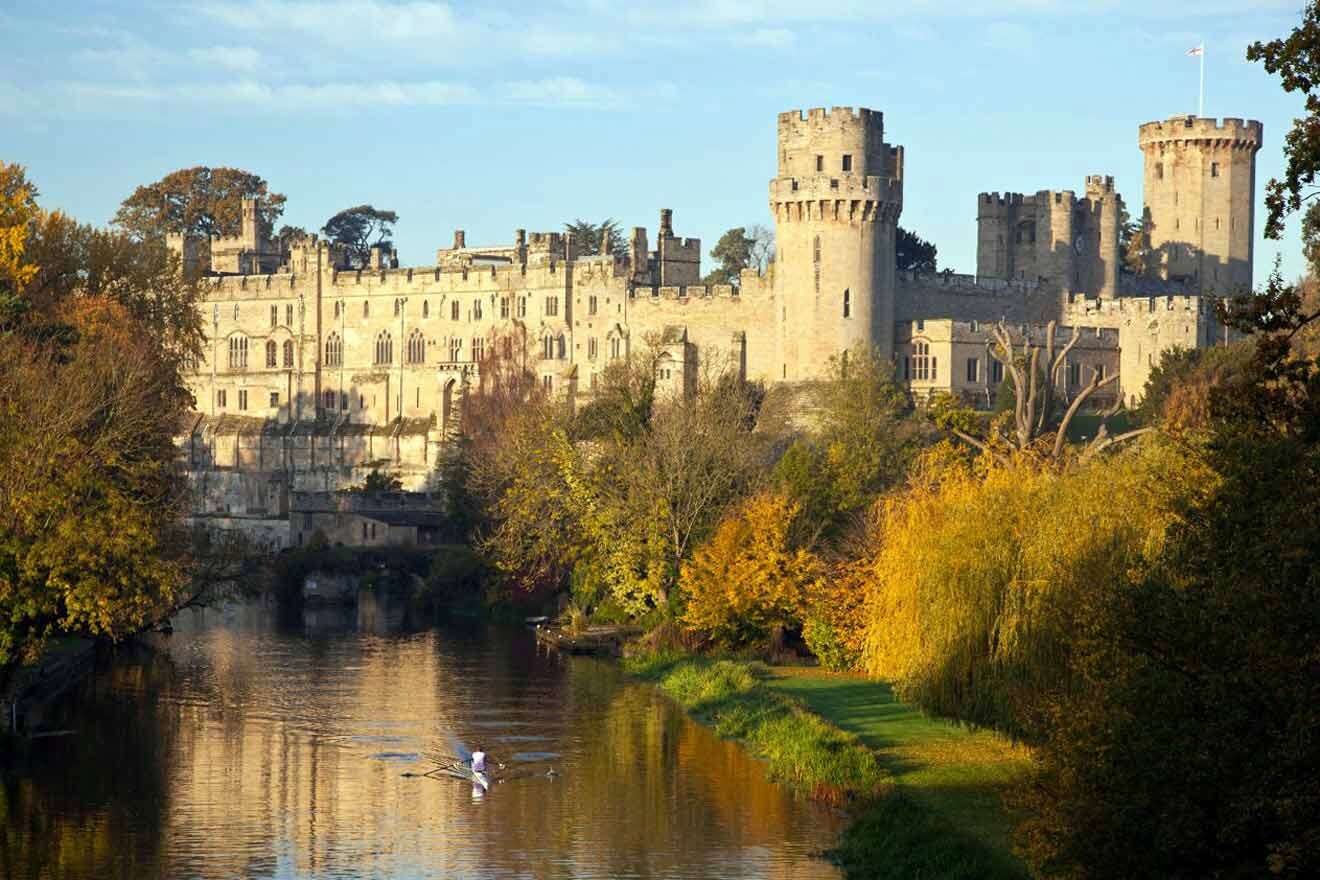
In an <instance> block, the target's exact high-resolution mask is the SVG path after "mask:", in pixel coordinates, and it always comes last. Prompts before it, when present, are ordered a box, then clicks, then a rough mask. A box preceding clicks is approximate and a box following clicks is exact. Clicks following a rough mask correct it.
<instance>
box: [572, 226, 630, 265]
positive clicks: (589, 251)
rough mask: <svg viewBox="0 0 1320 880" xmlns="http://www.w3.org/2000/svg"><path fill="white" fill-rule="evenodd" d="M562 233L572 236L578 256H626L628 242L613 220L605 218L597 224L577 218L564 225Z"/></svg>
mask: <svg viewBox="0 0 1320 880" xmlns="http://www.w3.org/2000/svg"><path fill="white" fill-rule="evenodd" d="M564 232H565V233H567V234H569V235H571V236H573V241H574V243H575V244H576V245H577V252H578V255H579V256H583V257H594V256H599V255H602V254H613V255H614V256H615V257H623V256H627V254H628V242H627V240H626V239H625V238H624V237H623V230H622V229H620V228H619V223H618V221H617V220H614V219H613V218H608V217H607V218H606V219H604V220H602V221H601V222H599V223H592V222H591V221H590V220H583V219H581V218H578V219H576V220H574V221H573V222H572V223H565V224H564Z"/></svg>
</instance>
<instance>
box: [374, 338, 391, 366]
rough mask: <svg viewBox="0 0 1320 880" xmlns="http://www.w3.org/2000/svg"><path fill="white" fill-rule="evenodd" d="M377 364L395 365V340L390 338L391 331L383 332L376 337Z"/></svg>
mask: <svg viewBox="0 0 1320 880" xmlns="http://www.w3.org/2000/svg"><path fill="white" fill-rule="evenodd" d="M375 362H376V363H377V364H391V363H394V338H393V337H392V336H390V331H388V330H382V331H380V335H379V336H377V337H376V360H375Z"/></svg>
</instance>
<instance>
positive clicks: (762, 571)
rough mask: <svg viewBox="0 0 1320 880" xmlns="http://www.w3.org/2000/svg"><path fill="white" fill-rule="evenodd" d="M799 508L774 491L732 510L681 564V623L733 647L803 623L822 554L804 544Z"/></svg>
mask: <svg viewBox="0 0 1320 880" xmlns="http://www.w3.org/2000/svg"><path fill="white" fill-rule="evenodd" d="M801 513H802V508H801V506H799V505H798V504H797V502H795V501H793V500H792V499H790V498H788V497H787V496H784V495H780V494H775V493H768V492H762V493H758V494H756V495H753V496H752V497H751V498H749V499H747V500H746V501H744V502H743V503H742V504H740V505H738V506H737V507H736V508H734V509H733V510H731V511H730V512H729V515H728V516H726V517H725V518H724V519H723V520H722V521H721V522H720V524H719V526H718V527H717V528H716V529H715V533H714V534H713V535H712V536H711V537H710V540H708V541H707V542H706V543H704V544H702V545H701V546H700V547H699V548H698V549H697V551H696V552H695V553H694V554H693V556H692V559H691V560H690V561H688V562H685V563H684V564H683V569H682V571H683V574H682V581H681V583H682V587H683V590H684V592H685V593H686V594H687V597H688V603H687V610H686V611H685V612H684V615H683V622H684V623H685V624H686V625H687V626H689V627H691V628H693V629H696V630H700V631H702V632H704V633H707V634H709V635H710V636H711V637H712V638H714V639H715V640H716V641H717V642H719V643H720V644H722V645H724V646H725V647H735V648H737V647H744V646H748V645H755V644H758V643H764V642H765V640H766V638H767V637H770V638H772V639H773V638H774V637H775V636H776V635H777V634H778V633H782V631H783V630H784V629H787V628H791V627H796V626H799V625H801V623H802V618H803V612H804V610H805V609H806V607H807V604H808V600H809V596H810V594H811V589H812V585H813V584H814V583H815V581H816V579H817V578H818V577H819V576H820V575H821V565H820V562H819V560H817V559H816V557H815V555H814V554H813V553H811V552H810V550H809V549H808V548H807V547H805V546H804V545H803V541H802V533H803V531H804V530H803V529H802V528H801V527H800V526H799V522H798V521H799V519H800V516H801Z"/></svg>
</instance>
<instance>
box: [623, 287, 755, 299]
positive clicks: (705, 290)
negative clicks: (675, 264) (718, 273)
mask: <svg viewBox="0 0 1320 880" xmlns="http://www.w3.org/2000/svg"><path fill="white" fill-rule="evenodd" d="M633 297H634V298H635V300H636V301H637V302H644V301H646V300H692V299H718V298H721V297H723V298H725V299H738V298H739V294H738V289H737V288H736V287H734V286H733V285H732V284H685V285H683V286H681V287H679V286H671V285H666V286H663V287H642V288H637V289H634V291H633Z"/></svg>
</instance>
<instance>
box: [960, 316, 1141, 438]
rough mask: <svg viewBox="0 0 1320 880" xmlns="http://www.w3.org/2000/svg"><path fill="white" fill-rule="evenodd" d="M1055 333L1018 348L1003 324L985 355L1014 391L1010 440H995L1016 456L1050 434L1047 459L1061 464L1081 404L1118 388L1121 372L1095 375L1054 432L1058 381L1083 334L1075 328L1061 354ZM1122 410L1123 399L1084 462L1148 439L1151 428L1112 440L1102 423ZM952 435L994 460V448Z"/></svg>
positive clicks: (1050, 327) (1052, 326)
mask: <svg viewBox="0 0 1320 880" xmlns="http://www.w3.org/2000/svg"><path fill="white" fill-rule="evenodd" d="M1057 329H1058V325H1057V323H1056V322H1054V321H1050V322H1049V323H1048V324H1046V325H1045V340H1044V344H1037V343H1035V342H1034V341H1033V340H1032V338H1031V334H1030V333H1025V334H1023V340H1022V345H1021V346H1020V347H1018V346H1015V345H1014V344H1013V337H1012V335H1011V334H1010V333H1009V332H1008V327H1007V325H1005V323H1004V322H1003V321H1000V322H998V323H997V324H995V325H994V326H993V327H991V328H990V333H991V336H992V337H993V339H992V341H991V342H987V344H986V352H987V354H989V356H990V357H993V358H994V359H995V360H997V361H998V362H999V363H1001V364H1003V365H1004V369H1005V371H1006V372H1007V373H1008V377H1009V381H1010V382H1011V383H1012V386H1013V430H1012V434H1011V436H1008V435H1004V434H1003V433H1002V432H1001V433H999V434H997V436H996V437H993V438H991V440H992V441H993V440H996V439H997V440H1002V441H1004V442H1006V443H1007V444H1008V445H1009V446H1011V447H1013V448H1014V449H1016V450H1018V451H1025V450H1027V449H1029V448H1031V447H1033V446H1034V445H1036V443H1037V441H1038V440H1040V439H1041V438H1042V437H1044V436H1045V435H1046V434H1047V433H1049V432H1050V431H1051V430H1052V431H1053V434H1054V438H1053V442H1052V443H1051V444H1049V447H1048V452H1047V454H1048V455H1049V457H1050V458H1053V459H1058V458H1059V457H1060V456H1061V455H1062V454H1063V448H1064V443H1065V442H1066V440H1067V434H1068V426H1069V425H1070V424H1071V423H1072V420H1073V418H1074V417H1075V416H1076V415H1077V413H1078V412H1080V411H1081V408H1082V406H1083V404H1085V403H1086V401H1087V400H1088V399H1089V398H1090V397H1091V396H1092V395H1094V394H1095V393H1096V392H1097V391H1099V390H1100V389H1101V388H1104V387H1105V386H1107V385H1110V384H1112V383H1114V382H1117V381H1118V376H1119V374H1118V373H1117V372H1114V373H1113V374H1111V375H1109V376H1108V377H1102V376H1101V373H1100V371H1099V370H1098V369H1097V370H1094V371H1093V372H1092V375H1091V381H1090V382H1088V383H1087V384H1086V385H1085V386H1084V387H1083V388H1082V389H1081V390H1080V391H1078V392H1077V394H1076V396H1074V397H1073V398H1072V400H1071V401H1070V402H1069V403H1068V406H1067V408H1066V409H1065V410H1064V411H1063V415H1062V417H1061V418H1060V419H1059V422H1058V425H1057V426H1053V423H1054V417H1055V413H1056V409H1057V408H1058V406H1059V404H1060V403H1061V401H1059V400H1057V399H1056V394H1057V388H1058V387H1059V376H1060V373H1061V372H1062V371H1063V369H1064V367H1065V366H1066V365H1067V363H1068V355H1069V353H1071V352H1072V350H1073V348H1074V347H1075V346H1076V345H1077V342H1078V341H1079V340H1080V339H1081V331H1080V330H1078V329H1076V328H1074V329H1073V332H1072V334H1071V337H1070V338H1069V339H1068V342H1067V344H1065V345H1064V346H1063V348H1058V347H1057V345H1056V343H1055V331H1056V330H1057ZM1122 405H1123V401H1122V398H1121V397H1120V398H1119V399H1118V400H1116V401H1115V403H1114V406H1112V407H1111V408H1109V409H1108V410H1106V411H1105V412H1104V413H1103V414H1102V423H1101V427H1100V430H1099V431H1098V432H1097V433H1096V436H1095V439H1094V440H1092V441H1091V443H1090V444H1088V446H1087V448H1086V449H1085V450H1083V452H1082V456H1083V457H1084V458H1085V457H1088V456H1090V455H1093V454H1095V453H1096V452H1099V451H1100V450H1102V449H1105V448H1108V447H1109V446H1112V445H1113V444H1115V443H1118V442H1120V441H1123V440H1127V439H1130V438H1132V437H1137V436H1140V435H1141V434H1145V433H1147V432H1148V431H1149V430H1150V429H1149V428H1141V429H1138V430H1135V431H1127V432H1125V433H1122V434H1119V435H1117V436H1110V435H1109V431H1108V427H1107V426H1106V425H1105V424H1104V423H1103V420H1104V419H1108V418H1110V417H1112V416H1114V415H1115V414H1117V412H1118V411H1119V410H1120V409H1121V408H1122ZM1052 426H1053V427H1052ZM953 433H954V434H955V435H956V436H957V437H958V438H959V439H961V440H962V441H964V442H965V443H969V444H971V445H972V446H975V447H976V448H977V449H980V450H981V451H983V452H989V453H991V454H996V453H995V451H994V449H993V448H992V446H993V443H992V442H987V441H984V440H978V439H976V438H975V437H972V436H970V435H968V434H967V433H965V432H963V431H959V430H955V431H954V432H953Z"/></svg>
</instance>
